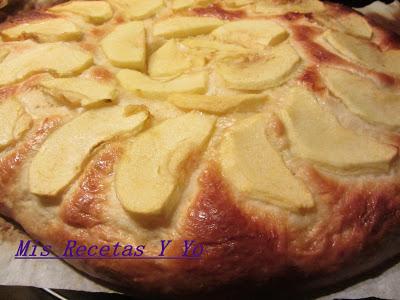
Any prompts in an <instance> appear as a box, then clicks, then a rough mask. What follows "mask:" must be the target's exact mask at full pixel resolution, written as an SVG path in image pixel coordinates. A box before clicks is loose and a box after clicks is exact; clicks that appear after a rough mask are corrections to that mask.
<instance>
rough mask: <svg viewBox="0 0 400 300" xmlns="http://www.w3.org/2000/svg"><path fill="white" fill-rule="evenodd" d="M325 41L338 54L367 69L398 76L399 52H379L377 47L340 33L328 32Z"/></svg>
mask: <svg viewBox="0 0 400 300" xmlns="http://www.w3.org/2000/svg"><path fill="white" fill-rule="evenodd" d="M325 38H326V40H327V41H328V42H329V44H331V45H332V46H333V47H334V48H335V49H336V50H337V51H338V52H339V53H341V54H342V55H344V56H345V57H347V58H348V59H350V60H352V61H356V62H358V63H361V64H362V65H365V66H366V67H367V68H370V69H373V70H377V71H381V72H389V73H393V74H394V75H396V76H398V75H400V50H389V51H381V50H380V49H379V48H378V46H377V45H375V44H373V43H371V42H370V41H367V40H365V39H360V38H356V37H353V36H351V35H348V34H345V33H342V32H333V31H328V32H327V33H326V34H325Z"/></svg>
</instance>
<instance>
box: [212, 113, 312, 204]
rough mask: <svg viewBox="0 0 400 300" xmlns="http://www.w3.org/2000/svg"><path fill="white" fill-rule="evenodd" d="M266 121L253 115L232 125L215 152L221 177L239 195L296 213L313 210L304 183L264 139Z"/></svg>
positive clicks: (310, 197)
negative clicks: (220, 169) (222, 176)
mask: <svg viewBox="0 0 400 300" xmlns="http://www.w3.org/2000/svg"><path fill="white" fill-rule="evenodd" d="M266 122H267V119H266V117H265V116H264V115H263V114H257V115H254V116H252V117H249V118H246V119H244V120H241V121H239V122H237V123H236V124H234V125H233V126H232V127H231V128H229V129H228V130H227V132H226V134H225V135H224V137H223V140H222V142H221V145H220V149H219V161H220V164H221V168H222V173H223V175H224V177H225V178H226V180H227V181H228V183H230V184H231V185H232V186H233V187H234V188H235V189H236V190H237V191H238V192H239V193H240V194H239V196H238V198H239V199H240V198H241V197H244V199H248V198H249V197H250V198H252V199H255V200H259V201H263V202H266V203H269V204H273V205H276V206H279V207H282V208H286V209H290V210H293V211H298V210H301V209H307V208H311V207H313V206H314V201H313V198H312V195H311V193H310V192H309V191H308V189H307V188H306V186H305V185H304V183H302V182H301V181H300V180H299V179H297V178H296V177H295V176H294V175H293V174H292V173H291V172H290V170H289V169H288V168H287V166H286V165H285V163H284V161H283V160H282V157H281V155H280V153H279V152H278V151H277V150H276V149H274V147H273V146H272V145H271V143H270V142H269V140H268V138H267V136H266V133H265V131H266V124H267V123H266Z"/></svg>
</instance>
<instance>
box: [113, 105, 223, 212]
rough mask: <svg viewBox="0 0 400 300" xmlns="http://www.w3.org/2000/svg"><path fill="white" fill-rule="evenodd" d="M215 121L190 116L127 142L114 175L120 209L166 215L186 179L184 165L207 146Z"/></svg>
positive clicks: (165, 124)
mask: <svg viewBox="0 0 400 300" xmlns="http://www.w3.org/2000/svg"><path fill="white" fill-rule="evenodd" d="M215 121H216V118H215V117H213V116H207V115H203V114H200V113H189V114H185V115H183V116H180V117H178V118H174V119H169V120H167V121H164V122H162V123H161V124H159V125H157V126H155V127H153V128H151V129H149V130H147V131H145V132H144V133H142V134H140V135H138V136H137V137H135V138H132V139H130V141H129V142H130V143H129V145H128V147H127V149H126V151H125V152H124V155H123V156H122V158H121V161H120V163H119V164H118V166H117V168H116V175H115V188H116V191H117V195H118V199H119V201H120V202H121V204H122V205H123V207H124V208H125V209H126V210H128V211H130V212H132V213H135V214H138V215H141V216H160V215H162V214H165V213H167V212H168V211H169V210H170V209H171V207H172V206H173V205H174V202H176V200H177V192H179V187H180V185H181V183H182V181H183V180H184V179H185V177H186V171H185V164H186V163H187V161H188V160H189V159H190V158H193V157H194V155H195V154H196V153H198V152H200V151H201V150H202V148H203V147H204V145H205V144H206V143H207V141H208V139H209V137H210V135H211V133H212V130H213V127H214V123H215Z"/></svg>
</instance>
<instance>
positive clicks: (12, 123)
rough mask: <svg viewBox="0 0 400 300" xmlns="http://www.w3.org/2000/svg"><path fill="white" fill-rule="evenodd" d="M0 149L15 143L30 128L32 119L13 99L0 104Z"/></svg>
mask: <svg viewBox="0 0 400 300" xmlns="http://www.w3.org/2000/svg"><path fill="white" fill-rule="evenodd" d="M0 119H1V122H0V149H2V148H4V147H6V146H8V145H9V144H11V143H13V142H15V141H17V140H18V139H19V138H20V137H21V136H22V134H23V133H24V132H25V131H26V130H28V129H29V128H30V127H31V121H32V118H31V117H30V115H29V114H27V113H26V111H25V109H24V108H23V106H22V105H21V104H20V103H19V102H18V101H16V100H15V99H6V100H2V101H1V102H0Z"/></svg>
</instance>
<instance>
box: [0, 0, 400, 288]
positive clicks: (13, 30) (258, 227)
mask: <svg viewBox="0 0 400 300" xmlns="http://www.w3.org/2000/svg"><path fill="white" fill-rule="evenodd" d="M0 35H1V40H2V41H1V43H0V98H1V99H0V100H1V101H0V119H1V123H0V150H1V154H0V193H1V198H0V212H1V213H2V214H3V215H5V216H7V217H9V218H11V219H13V220H15V221H16V222H18V223H19V224H21V225H22V227H23V228H24V229H25V230H26V231H27V232H28V233H29V234H30V235H31V236H32V237H33V238H35V239H38V240H39V241H40V242H41V243H42V244H43V245H50V246H51V250H52V251H54V253H56V254H58V255H63V251H64V249H65V247H66V245H67V244H68V241H75V242H76V243H77V245H81V246H83V247H89V246H90V245H97V246H98V247H101V246H105V245H114V244H116V243H119V244H120V245H121V247H123V246H124V245H135V247H137V248H138V245H142V246H143V249H142V250H143V253H144V254H143V257H145V258H146V257H147V258H149V257H153V256H159V255H160V250H161V247H160V244H161V241H163V240H164V241H168V240H172V242H171V243H170V245H168V247H166V249H165V253H164V255H165V257H175V258H179V257H182V255H184V254H185V247H184V245H185V242H186V243H192V242H193V244H191V247H189V248H188V249H189V251H186V254H187V256H188V257H189V258H193V257H195V258H196V259H187V256H184V258H186V259H164V260H162V259H118V257H114V256H116V255H115V253H111V252H108V253H107V254H106V255H105V256H106V258H108V259H84V258H82V259H74V260H69V261H68V262H70V263H72V264H73V265H74V266H75V267H76V268H78V269H80V270H83V271H85V272H87V273H89V274H90V275H92V276H95V277H97V278H101V279H103V280H106V281H109V282H112V283H114V284H117V285H121V286H125V287H128V288H135V289H142V290H145V291H153V292H160V293H194V292H198V291H206V290H212V289H215V288H220V287H222V286H225V285H228V284H232V283H235V282H241V281H246V282H253V283H260V282H261V283H264V282H268V281H269V280H270V279H272V278H278V277H280V278H285V277H290V276H293V274H303V275H304V274H305V275H307V276H310V275H315V274H323V273H329V272H333V271H337V270H339V269H340V268H342V267H343V266H344V265H345V264H346V263H348V262H349V261H351V260H352V259H353V258H355V257H357V256H358V255H359V254H360V253H362V251H363V250H364V249H366V248H368V247H370V246H371V245H373V244H374V243H376V242H377V241H378V240H379V239H381V238H382V237H384V236H386V234H388V233H389V231H390V230H391V229H395V228H396V227H398V224H399V221H400V220H399V216H400V199H399V190H400V169H399V161H398V147H399V145H400V133H399V127H400V43H399V39H398V38H397V37H396V36H395V35H394V34H391V33H389V32H385V31H384V30H383V29H381V28H379V27H377V26H376V25H374V24H373V23H372V22H370V21H369V20H367V19H365V18H364V17H363V16H361V15H359V14H358V13H356V12H354V11H352V10H349V9H346V8H343V7H341V6H338V5H334V4H327V3H322V2H320V1H316V0H309V1H284V0H282V1H278V0H276V1H272V0H265V1H253V0H224V1H207V0H205V1H204V0H186V1H185V0H171V1H170V0H168V1H163V0H109V1H73V2H67V3H63V4H59V5H56V6H53V7H50V8H48V9H41V10H35V11H33V12H31V13H27V14H23V15H20V16H18V17H15V18H13V19H11V20H8V21H7V22H5V23H3V24H1V28H0ZM196 247H197V248H196ZM196 249H197V250H196ZM201 251H202V252H201ZM200 252H201V255H200V254H199V253H200ZM118 253H119V256H121V255H122V254H121V251H119V252H118ZM89 255H90V254H89ZM113 255H114V256H113ZM138 255H140V254H138ZM117 256H118V255H117ZM133 256H134V254H133ZM114 258H115V259H114Z"/></svg>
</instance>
